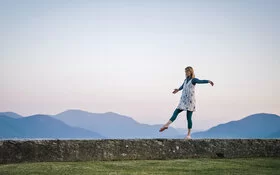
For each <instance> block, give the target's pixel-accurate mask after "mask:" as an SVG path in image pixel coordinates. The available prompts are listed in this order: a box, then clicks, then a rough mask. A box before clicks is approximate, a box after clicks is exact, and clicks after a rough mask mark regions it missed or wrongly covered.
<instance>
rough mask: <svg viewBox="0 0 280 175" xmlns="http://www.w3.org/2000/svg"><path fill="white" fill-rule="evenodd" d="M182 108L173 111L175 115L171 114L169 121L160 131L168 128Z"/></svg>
mask: <svg viewBox="0 0 280 175" xmlns="http://www.w3.org/2000/svg"><path fill="white" fill-rule="evenodd" d="M182 111H183V110H182V109H178V108H176V109H175V110H174V112H173V115H172V116H171V118H170V119H169V120H168V121H167V123H166V124H165V125H163V127H161V128H160V130H159V132H162V131H164V130H165V129H167V128H168V126H169V125H170V124H171V123H172V122H173V121H174V120H175V119H176V118H177V116H178V114H179V113H180V112H182Z"/></svg>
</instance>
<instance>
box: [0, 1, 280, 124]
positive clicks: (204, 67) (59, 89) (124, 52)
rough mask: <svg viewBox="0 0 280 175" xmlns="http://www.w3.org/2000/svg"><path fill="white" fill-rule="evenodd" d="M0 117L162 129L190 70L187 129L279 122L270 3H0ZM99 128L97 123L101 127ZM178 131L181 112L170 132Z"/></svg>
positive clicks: (279, 71) (274, 11) (278, 23)
mask: <svg viewBox="0 0 280 175" xmlns="http://www.w3.org/2000/svg"><path fill="white" fill-rule="evenodd" d="M0 3H1V5H0V37H1V39H0V82H1V86H0V111H2V112H4V111H13V112H16V113H18V114H20V115H24V116H28V115H33V114H57V113H60V112H63V111H65V110H67V109H81V110H85V111H89V112H94V113H103V112H108V111H112V112H116V113H119V114H122V115H126V116H130V117H132V118H134V119H135V120H136V121H138V122H141V123H147V124H161V123H165V122H166V121H167V120H168V119H169V118H170V117H171V115H172V113H173V111H174V109H175V108H176V106H177V105H178V103H179V99H180V96H181V92H179V93H177V94H172V91H173V89H175V88H179V87H180V85H181V84H182V83H183V81H184V78H185V73H184V69H185V67H187V66H192V67H193V68H194V71H195V75H196V77H197V78H199V79H206V80H212V81H213V82H214V83H215V85H214V86H213V87H212V86H211V85H210V84H198V85H197V86H196V99H197V107H196V108H197V111H196V112H194V114H193V129H207V128H209V127H211V126H214V125H216V124H219V123H224V122H228V121H231V120H239V119H241V118H243V117H245V116H248V115H250V114H254V113H260V112H266V113H273V114H278V115H279V114H280V92H279V90H280V78H279V76H280V11H279V9H280V1H278V0H235V1H226V0H213V1H208V0H192V1H191V0H188V1H185V0H172V1H171V0H161V1H159V0H141V1H139V0H99V1H97V0H91V1H89V0H87V1H85V0H76V1H74V0H72V1H70V0H67V1H63V0H53V1H51V0H48V1H36V0H33V1H30V0H25V1H21V0H18V1H15V0H3V1H1V2H0ZM105 125H106V124H105ZM172 125H173V126H174V127H182V128H185V127H186V113H185V112H182V113H181V114H179V116H178V118H177V120H176V121H175V122H174V123H173V124H172Z"/></svg>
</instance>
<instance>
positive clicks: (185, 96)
mask: <svg viewBox="0 0 280 175" xmlns="http://www.w3.org/2000/svg"><path fill="white" fill-rule="evenodd" d="M185 73H186V79H185V80H184V83H183V84H182V86H181V87H180V88H179V89H174V91H173V94H176V93H177V92H178V91H180V90H182V89H183V91H182V96H181V100H180V103H179V104H178V106H177V108H176V109H175V110H174V112H173V115H172V117H171V118H170V119H169V121H168V122H167V123H166V124H165V125H163V126H162V128H160V130H159V131H160V132H162V131H164V130H165V129H168V126H169V125H170V124H171V123H172V122H173V121H174V120H175V119H176V118H177V116H178V114H179V113H180V112H182V111H186V113H187V121H188V135H187V136H186V138H185V139H190V138H191V129H192V113H193V112H194V111H195V103H196V100H195V85H196V84H205V83H210V84H211V85H212V86H213V85H214V83H213V82H212V81H210V80H199V79H197V78H195V75H194V70H193V68H192V67H191V66H188V67H186V68H185Z"/></svg>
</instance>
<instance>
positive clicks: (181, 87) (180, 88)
mask: <svg viewBox="0 0 280 175" xmlns="http://www.w3.org/2000/svg"><path fill="white" fill-rule="evenodd" d="M184 83H185V81H184ZM184 83H183V84H182V85H181V86H180V87H179V91H180V90H182V89H183V87H184Z"/></svg>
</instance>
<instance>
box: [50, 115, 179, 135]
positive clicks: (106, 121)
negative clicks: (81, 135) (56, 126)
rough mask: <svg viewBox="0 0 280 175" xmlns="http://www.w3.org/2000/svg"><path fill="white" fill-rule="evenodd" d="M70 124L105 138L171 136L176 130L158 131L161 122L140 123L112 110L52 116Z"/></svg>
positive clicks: (176, 132) (170, 128) (176, 133)
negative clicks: (157, 123) (152, 123)
mask: <svg viewBox="0 0 280 175" xmlns="http://www.w3.org/2000/svg"><path fill="white" fill-rule="evenodd" d="M52 117H54V118H56V119H59V120H61V121H63V122H65V123H66V124H68V125H70V126H75V127H80V128H85V129H88V130H91V131H96V132H98V133H100V134H101V135H104V136H105V137H107V138H172V137H173V136H175V135H178V131H177V130H176V129H174V128H172V127H169V128H168V129H167V130H165V131H164V132H159V129H160V127H161V126H162V124H159V125H148V124H141V123H138V122H137V121H135V120H133V119H132V118H131V117H128V116H124V115H120V114H117V113H113V112H107V113H90V112H86V111H82V110H67V111H64V112H62V113H59V114H57V115H54V116H52Z"/></svg>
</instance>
